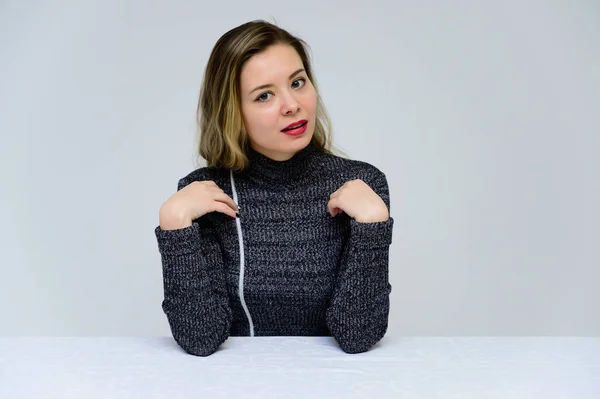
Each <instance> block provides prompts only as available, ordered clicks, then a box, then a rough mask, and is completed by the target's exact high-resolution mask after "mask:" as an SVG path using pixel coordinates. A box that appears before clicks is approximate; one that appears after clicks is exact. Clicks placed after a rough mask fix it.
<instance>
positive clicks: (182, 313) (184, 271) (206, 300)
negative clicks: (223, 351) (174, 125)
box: [155, 179, 232, 356]
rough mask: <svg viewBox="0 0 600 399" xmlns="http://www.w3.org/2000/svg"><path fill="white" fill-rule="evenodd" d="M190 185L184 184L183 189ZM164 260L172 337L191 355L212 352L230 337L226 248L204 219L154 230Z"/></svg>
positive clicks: (165, 302) (166, 308)
mask: <svg viewBox="0 0 600 399" xmlns="http://www.w3.org/2000/svg"><path fill="white" fill-rule="evenodd" d="M184 186H185V183H184V181H183V179H182V180H180V182H179V186H178V190H180V189H181V188H183V187H184ZM155 234H156V238H157V241H158V248H159V252H160V254H161V259H162V270H163V282H164V300H163V302H162V309H163V311H164V313H165V315H166V316H167V319H168V321H169V325H170V328H171V333H172V334H173V338H174V339H175V341H176V342H177V343H178V344H179V346H180V347H181V348H182V349H184V350H185V351H186V352H187V353H189V354H192V355H197V356H208V355H211V354H212V353H214V352H215V351H216V350H217V349H218V347H219V346H220V345H221V344H222V343H223V342H225V340H226V339H227V338H228V337H229V331H230V327H231V321H232V312H231V308H230V305H229V297H228V294H227V287H226V281H225V271H224V266H223V259H222V253H221V248H220V245H219V243H218V240H217V237H216V234H215V232H214V230H213V229H212V227H211V225H210V224H209V223H207V222H206V220H204V218H199V219H197V220H195V221H194V223H192V225H191V226H189V227H186V228H182V229H177V230H162V229H161V228H160V226H158V227H156V229H155Z"/></svg>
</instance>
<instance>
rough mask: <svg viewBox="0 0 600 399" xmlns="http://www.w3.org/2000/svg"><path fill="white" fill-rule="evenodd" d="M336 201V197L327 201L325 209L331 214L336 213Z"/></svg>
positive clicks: (337, 207)
mask: <svg viewBox="0 0 600 399" xmlns="http://www.w3.org/2000/svg"><path fill="white" fill-rule="evenodd" d="M338 209H339V206H338V201H337V200H336V199H332V200H331V201H329V202H328V203H327V211H328V212H329V214H330V215H331V216H335V215H337V214H338Z"/></svg>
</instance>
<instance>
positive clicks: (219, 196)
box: [213, 190, 240, 212]
mask: <svg viewBox="0 0 600 399" xmlns="http://www.w3.org/2000/svg"><path fill="white" fill-rule="evenodd" d="M213 199H214V200H216V201H220V202H222V203H224V204H227V205H228V206H229V207H230V208H231V209H232V210H233V212H237V211H239V210H240V208H238V206H237V205H236V203H235V201H233V200H232V199H231V197H230V196H229V195H227V194H225V192H224V191H223V190H221V192H217V193H215V195H214V196H213Z"/></svg>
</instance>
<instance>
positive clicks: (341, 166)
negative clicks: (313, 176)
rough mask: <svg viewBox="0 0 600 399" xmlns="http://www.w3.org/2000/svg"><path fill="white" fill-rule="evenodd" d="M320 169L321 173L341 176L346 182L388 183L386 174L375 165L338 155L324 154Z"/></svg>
mask: <svg viewBox="0 0 600 399" xmlns="http://www.w3.org/2000/svg"><path fill="white" fill-rule="evenodd" d="M320 167H321V168H322V171H321V172H325V174H328V175H330V176H339V177H340V178H341V179H343V180H344V181H348V180H356V179H360V180H362V181H364V182H365V183H367V184H368V183H370V182H373V183H376V182H381V181H384V182H386V181H387V179H386V175H385V173H384V172H383V171H382V170H381V169H379V168H378V167H377V166H375V165H374V164H371V163H368V162H366V161H361V160H357V159H349V158H343V157H341V156H338V155H333V154H323V157H322V161H321V164H320Z"/></svg>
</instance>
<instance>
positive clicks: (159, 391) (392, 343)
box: [0, 336, 600, 399]
mask: <svg viewBox="0 0 600 399" xmlns="http://www.w3.org/2000/svg"><path fill="white" fill-rule="evenodd" d="M0 398H2V399H4V398H6V399H9V398H10V399H13V398H14V399H17V398H18V399H25V398H36V399H38V398H39V399H43V398H57V399H58V398H60V399H67V398H77V399H96V398H107V399H109V398H110V399H120V398H144V399H151V398H166V399H176V398H322V399H324V398H369V399H371V398H375V399H383V398H402V399H406V398H477V399H489V398H510V399H517V398H528V399H530V398H540V399H542V398H543V399H549V398H565V399H583V398H586V399H587V398H594V399H598V398H600V338H418V337H415V338H411V337H404V338H391V337H389V336H387V337H385V338H384V339H383V340H382V341H381V342H380V343H379V344H378V345H377V346H376V347H375V348H373V349H372V350H371V351H369V352H366V353H362V354H355V355H348V354H345V353H343V352H342V351H341V350H340V349H339V348H338V347H337V345H336V343H335V341H333V338H330V337H255V338H250V337H247V338H246V337H231V338H229V339H228V340H227V341H226V342H225V344H223V345H222V346H221V348H220V349H219V351H217V352H216V353H214V354H213V355H211V356H209V357H204V358H203V357H197V356H192V355H188V354H186V353H185V352H183V351H182V350H181V349H180V348H179V347H178V346H177V344H176V343H175V342H174V341H173V339H172V338H171V337H158V338H110V337H107V338H50V337H48V338H35V337H29V338H0Z"/></svg>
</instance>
